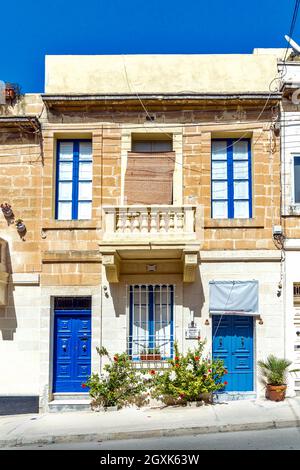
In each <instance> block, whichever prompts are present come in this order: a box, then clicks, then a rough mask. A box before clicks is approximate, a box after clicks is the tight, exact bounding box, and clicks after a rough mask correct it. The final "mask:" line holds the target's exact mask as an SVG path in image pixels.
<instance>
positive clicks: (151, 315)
mask: <svg viewBox="0 0 300 470" xmlns="http://www.w3.org/2000/svg"><path fill="white" fill-rule="evenodd" d="M158 287H159V289H160V292H162V291H161V289H162V288H163V287H167V296H168V295H169V303H168V304H165V303H162V302H161V303H160V304H159V305H160V307H162V306H165V305H168V307H167V309H169V320H170V338H169V344H170V355H167V356H164V355H163V354H162V358H161V360H169V359H172V358H173V356H174V338H175V322H174V315H175V284H164V283H163V284H159V283H153V284H136V283H135V284H131V285H129V286H128V302H129V303H128V308H129V312H128V313H129V314H128V334H129V336H128V341H127V343H128V346H127V349H128V355H129V356H130V357H131V358H132V360H133V361H140V360H141V359H140V356H141V353H140V352H139V354H137V355H134V354H133V349H134V347H133V343H134V336H133V326H134V314H135V305H139V308H141V305H145V307H146V327H147V330H146V331H147V336H146V339H145V338H142V340H144V341H145V340H146V341H148V347H149V349H153V348H156V347H158V348H159V346H157V345H156V342H157V340H156V338H155V323H156V321H155V315H156V312H155V309H156V305H157V304H155V294H156V292H157V291H156V289H157V288H158ZM136 288H139V289H142V290H143V291H144V292H145V294H146V304H142V303H139V304H135V302H134V296H135V289H136ZM142 290H141V291H140V292H142ZM160 295H161V294H160ZM167 298H168V297H167ZM160 315H162V313H160ZM137 338H139V337H137ZM134 356H135V357H134Z"/></svg>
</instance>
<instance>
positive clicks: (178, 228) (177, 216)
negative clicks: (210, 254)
mask: <svg viewBox="0 0 300 470" xmlns="http://www.w3.org/2000/svg"><path fill="white" fill-rule="evenodd" d="M198 209H199V208H198V207H197V206H195V205H182V206H162V205H153V206H117V207H112V206H109V207H108V206H106V207H104V208H103V210H104V214H105V217H104V219H105V220H104V233H103V239H104V240H139V239H144V238H145V239H147V240H148V239H155V240H156V239H178V238H180V239H196V232H197V212H198Z"/></svg>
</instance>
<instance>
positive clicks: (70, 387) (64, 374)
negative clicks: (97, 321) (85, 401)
mask: <svg viewBox="0 0 300 470" xmlns="http://www.w3.org/2000/svg"><path fill="white" fill-rule="evenodd" d="M90 374H91V311H89V310H83V311H78V310H75V311H72V310H58V311H56V312H55V317H54V368H53V391H54V392H84V391H87V389H84V388H82V386H81V385H82V383H84V382H85V381H86V380H87V378H88V377H89V376H90Z"/></svg>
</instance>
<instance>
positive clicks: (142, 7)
mask: <svg viewBox="0 0 300 470" xmlns="http://www.w3.org/2000/svg"><path fill="white" fill-rule="evenodd" d="M294 4H295V1H294V0H250V1H249V0H248V1H245V0H214V1H207V0H184V1H182V0H85V1H79V0H72V1H70V0H64V1H63V0H61V1H58V0H51V1H48V0H40V1H34V0H26V1H24V0H15V1H14V2H13V3H12V4H9V3H7V2H6V3H5V5H4V6H3V7H2V8H1V13H2V14H1V23H0V35H1V41H0V53H1V56H0V57H1V60H0V80H4V81H10V82H17V83H19V84H20V86H21V89H22V91H23V92H42V91H43V88H44V57H45V55H46V54H151V53H161V54H166V53H170V54H176V53H187V54H188V53H191V54H195V53H201V54H203V53H215V54H217V53H220V54H223V53H251V51H252V49H253V48H254V47H285V46H286V42H285V40H284V38H283V36H284V34H288V32H289V27H290V23H291V18H292V14H293V9H294ZM299 24H300V13H299V20H298V22H297V25H296V29H295V32H294V35H293V36H294V39H295V40H296V41H297V40H298V41H299V42H300V26H299Z"/></svg>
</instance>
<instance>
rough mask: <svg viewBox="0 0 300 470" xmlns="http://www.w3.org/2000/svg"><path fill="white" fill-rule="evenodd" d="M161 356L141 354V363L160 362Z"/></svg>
mask: <svg viewBox="0 0 300 470" xmlns="http://www.w3.org/2000/svg"><path fill="white" fill-rule="evenodd" d="M160 360H161V355H160V354H141V361H160Z"/></svg>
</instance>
